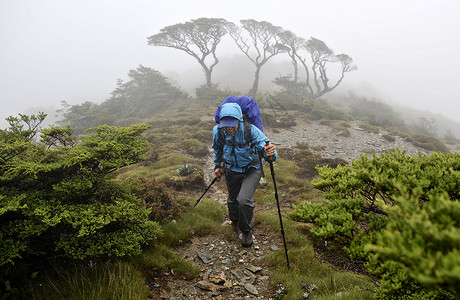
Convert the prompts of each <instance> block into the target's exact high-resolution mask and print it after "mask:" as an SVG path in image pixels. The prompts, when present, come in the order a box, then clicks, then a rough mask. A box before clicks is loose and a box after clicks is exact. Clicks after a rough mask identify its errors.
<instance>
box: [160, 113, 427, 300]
mask: <svg viewBox="0 0 460 300" xmlns="http://www.w3.org/2000/svg"><path fill="white" fill-rule="evenodd" d="M297 124H298V125H296V126H295V127H292V128H290V129H287V130H267V131H266V135H267V136H268V137H269V138H270V140H271V141H272V143H274V144H275V145H277V147H283V148H296V147H298V143H303V144H306V145H308V146H309V147H310V148H311V149H316V150H312V151H313V152H315V153H317V154H320V155H321V156H322V157H324V158H341V159H344V160H345V161H347V162H351V161H352V159H356V158H358V157H359V156H360V155H361V154H363V152H364V151H366V150H368V151H369V150H370V151H372V152H374V153H376V154H379V153H382V152H384V151H385V150H386V149H395V148H399V149H401V150H406V152H407V154H408V155H415V154H417V152H421V153H422V154H429V152H428V151H426V150H424V149H421V148H417V147H415V146H413V145H412V144H410V143H408V142H405V141H404V140H403V139H402V138H400V137H395V141H394V142H389V141H387V140H385V139H384V138H383V137H382V135H383V134H385V133H384V132H380V133H369V132H365V131H364V130H362V129H361V128H359V127H357V124H353V125H352V127H351V128H350V136H344V135H342V133H341V132H340V131H337V130H336V129H333V128H331V127H328V126H325V125H320V124H318V123H316V122H313V121H306V120H298V122H297ZM205 164H206V165H205V178H204V179H205V183H206V184H209V183H210V182H211V180H212V178H213V177H212V176H213V165H212V153H211V151H210V156H209V158H208V159H207V160H206V162H205ZM266 173H267V172H266ZM266 175H268V174H266ZM268 177H269V175H268ZM268 177H267V178H266V179H267V180H271V178H268ZM226 195H227V194H226V187H225V183H224V180H221V181H218V182H217V183H216V184H214V185H213V186H212V188H210V189H209V191H208V192H207V194H206V199H212V200H215V201H218V202H220V203H222V205H226ZM275 207H276V202H275V199H274V202H273V206H272V207H270V209H273V208H275ZM261 209H267V207H263V206H262V205H259V204H257V203H256V208H255V213H257V211H259V210H261ZM221 225H222V226H228V227H230V226H231V224H230V221H229V220H228V219H226V220H225V221H224V222H223V223H222V224H221ZM253 235H254V238H255V239H254V244H253V245H252V247H250V248H244V247H242V246H241V243H240V241H239V239H238V238H237V237H236V235H235V236H234V237H233V238H229V237H228V236H225V235H218V234H214V235H208V236H204V237H199V236H194V237H193V238H192V239H191V241H189V242H187V243H186V244H184V245H182V246H180V247H178V248H176V249H174V251H175V252H176V253H177V254H178V255H180V256H181V257H183V258H185V259H187V260H189V261H192V262H193V263H194V264H196V265H198V266H199V267H200V274H199V276H198V277H197V278H195V279H192V280H185V279H184V278H180V276H176V275H175V274H174V270H170V271H169V272H166V273H164V274H163V276H162V277H161V278H154V280H153V283H152V284H151V291H152V293H153V295H154V297H155V299H176V300H177V299H236V300H237V299H281V298H282V294H283V292H284V290H283V288H282V287H277V286H272V285H271V284H270V280H269V279H270V277H269V276H270V275H269V271H270V270H269V268H268V266H267V265H265V264H264V261H263V259H262V258H263V257H264V256H265V255H266V254H268V253H270V252H273V251H284V248H283V243H282V238H281V237H280V236H279V234H278V233H276V232H274V231H273V230H271V229H269V228H266V227H263V226H262V225H260V224H257V225H256V226H255V227H254V231H253Z"/></svg>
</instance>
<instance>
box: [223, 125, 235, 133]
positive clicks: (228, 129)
mask: <svg viewBox="0 0 460 300" xmlns="http://www.w3.org/2000/svg"><path fill="white" fill-rule="evenodd" d="M224 129H225V131H226V132H227V133H228V134H229V135H234V134H235V132H236V130H237V129H238V125H237V126H236V127H224Z"/></svg>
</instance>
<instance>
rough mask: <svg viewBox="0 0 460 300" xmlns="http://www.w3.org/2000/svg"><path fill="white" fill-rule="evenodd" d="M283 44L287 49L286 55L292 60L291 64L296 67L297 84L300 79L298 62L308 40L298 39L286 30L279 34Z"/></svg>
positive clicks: (295, 81)
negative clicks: (300, 52)
mask: <svg viewBox="0 0 460 300" xmlns="http://www.w3.org/2000/svg"><path fill="white" fill-rule="evenodd" d="M279 37H280V38H281V42H282V44H283V46H284V47H285V51H286V53H287V54H288V55H289V57H290V58H291V63H292V65H293V66H294V79H293V81H294V83H297V80H298V78H299V67H298V64H297V60H298V59H299V51H300V50H301V49H302V47H303V46H305V43H306V40H305V39H304V38H301V37H298V36H297V35H295V34H294V33H292V32H291V31H289V30H285V31H282V32H280V33H279Z"/></svg>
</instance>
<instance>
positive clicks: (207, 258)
mask: <svg viewBox="0 0 460 300" xmlns="http://www.w3.org/2000/svg"><path fill="white" fill-rule="evenodd" d="M198 257H199V258H201V260H202V261H203V262H204V263H205V264H209V263H211V262H213V261H215V260H217V258H218V257H217V255H214V254H212V253H203V252H198Z"/></svg>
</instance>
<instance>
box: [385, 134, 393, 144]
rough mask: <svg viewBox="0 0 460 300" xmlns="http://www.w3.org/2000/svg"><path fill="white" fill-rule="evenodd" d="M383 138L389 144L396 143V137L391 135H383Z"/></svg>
mask: <svg viewBox="0 0 460 300" xmlns="http://www.w3.org/2000/svg"><path fill="white" fill-rule="evenodd" d="M382 137H383V138H384V139H385V140H387V141H389V142H394V141H396V138H395V137H394V136H391V135H389V134H384V135H382Z"/></svg>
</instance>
